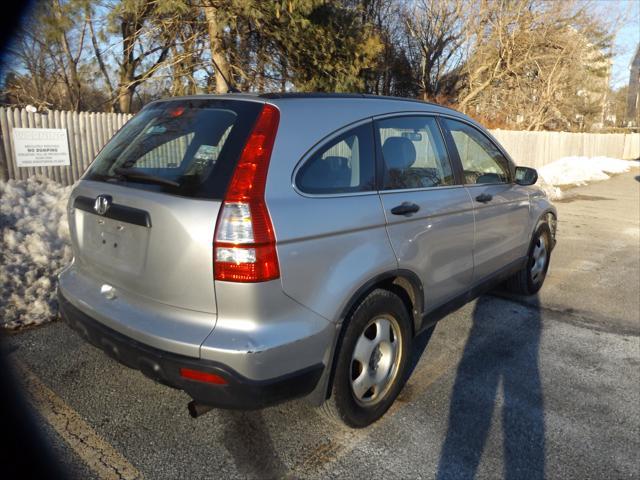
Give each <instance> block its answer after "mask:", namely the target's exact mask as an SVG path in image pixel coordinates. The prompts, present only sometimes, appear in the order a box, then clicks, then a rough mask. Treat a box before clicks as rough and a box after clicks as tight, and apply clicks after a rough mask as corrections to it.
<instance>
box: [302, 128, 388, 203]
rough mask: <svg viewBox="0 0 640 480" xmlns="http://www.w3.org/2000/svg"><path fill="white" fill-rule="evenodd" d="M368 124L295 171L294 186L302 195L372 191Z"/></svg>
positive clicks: (352, 131)
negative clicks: (296, 173)
mask: <svg viewBox="0 0 640 480" xmlns="http://www.w3.org/2000/svg"><path fill="white" fill-rule="evenodd" d="M374 165H375V162H374V155H373V134H372V131H371V124H365V125H361V126H359V127H356V128H354V129H352V130H349V131H348V132H346V133H343V134H342V135H340V136H339V137H337V138H334V139H333V140H331V141H330V142H329V143H328V144H327V145H325V146H324V147H322V148H321V149H320V150H319V151H318V152H316V153H315V154H314V155H313V156H312V157H311V158H310V159H309V160H308V161H307V162H306V163H305V164H304V165H303V166H302V167H301V168H300V170H299V172H298V175H297V177H296V185H297V186H298V188H299V189H300V190H301V191H302V192H305V193H311V194H333V193H352V192H353V193H355V192H367V191H371V190H374V189H375V167H374Z"/></svg>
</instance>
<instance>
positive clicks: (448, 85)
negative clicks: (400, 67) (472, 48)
mask: <svg viewBox="0 0 640 480" xmlns="http://www.w3.org/2000/svg"><path fill="white" fill-rule="evenodd" d="M474 10H475V6H474V4H473V2H468V1H466V0H417V1H415V2H412V3H411V4H409V5H408V6H406V7H405V8H404V10H403V11H402V22H403V25H404V28H405V32H406V37H407V51H408V53H409V57H410V58H411V60H412V63H413V65H414V66H415V69H416V71H417V74H416V80H417V82H418V85H419V88H420V94H421V96H422V98H423V99H434V98H436V97H438V96H440V95H442V94H443V93H445V91H446V90H448V91H447V92H446V93H451V90H452V88H453V87H454V86H455V83H456V81H457V76H458V73H457V69H458V67H459V65H460V64H461V63H462V61H463V60H464V57H463V50H462V47H463V44H464V43H465V41H466V40H467V38H466V36H465V32H466V31H467V29H468V28H469V22H470V21H474V17H473V15H472V12H473V11H474Z"/></svg>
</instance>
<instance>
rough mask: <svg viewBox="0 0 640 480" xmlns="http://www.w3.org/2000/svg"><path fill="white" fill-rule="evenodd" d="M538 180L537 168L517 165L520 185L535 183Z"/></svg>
mask: <svg viewBox="0 0 640 480" xmlns="http://www.w3.org/2000/svg"><path fill="white" fill-rule="evenodd" d="M537 181H538V172H536V169H535V168H529V167H516V183H517V184H518V185H524V186H526V185H533V184H534V183H536V182H537Z"/></svg>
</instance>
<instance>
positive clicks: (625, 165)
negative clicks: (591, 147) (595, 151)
mask: <svg viewBox="0 0 640 480" xmlns="http://www.w3.org/2000/svg"><path fill="white" fill-rule="evenodd" d="M634 166H636V167H637V166H639V165H638V162H634V161H628V160H619V159H617V158H609V157H564V158H560V159H559V160H556V161H554V162H552V163H549V164H548V165H545V166H544V167H542V168H540V169H539V170H538V177H539V180H538V183H539V185H540V187H542V189H543V190H545V192H547V195H548V196H549V198H552V199H558V198H561V197H562V191H561V189H560V188H561V187H563V186H567V185H584V184H586V183H587V182H593V181H597V180H607V179H608V178H609V176H610V174H616V173H624V172H628V171H629V170H630V169H631V168H633V167H634Z"/></svg>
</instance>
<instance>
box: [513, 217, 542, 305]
mask: <svg viewBox="0 0 640 480" xmlns="http://www.w3.org/2000/svg"><path fill="white" fill-rule="evenodd" d="M551 248H552V247H551V230H549V226H548V225H547V224H546V223H543V224H541V225H540V226H539V227H538V229H537V230H536V231H535V233H534V234H533V238H532V239H531V245H530V246H529V252H528V253H527V264H526V265H525V266H524V267H523V268H522V269H521V270H520V271H519V272H517V273H516V274H515V275H513V277H511V278H509V279H508V280H507V282H506V286H507V289H508V290H510V291H511V292H513V293H517V294H519V295H534V294H536V293H538V291H539V290H540V288H542V284H543V283H544V280H545V278H546V276H547V270H548V269H549V262H550V260H551ZM541 255H543V256H541Z"/></svg>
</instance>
